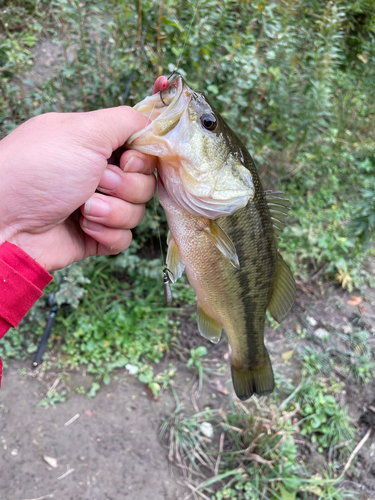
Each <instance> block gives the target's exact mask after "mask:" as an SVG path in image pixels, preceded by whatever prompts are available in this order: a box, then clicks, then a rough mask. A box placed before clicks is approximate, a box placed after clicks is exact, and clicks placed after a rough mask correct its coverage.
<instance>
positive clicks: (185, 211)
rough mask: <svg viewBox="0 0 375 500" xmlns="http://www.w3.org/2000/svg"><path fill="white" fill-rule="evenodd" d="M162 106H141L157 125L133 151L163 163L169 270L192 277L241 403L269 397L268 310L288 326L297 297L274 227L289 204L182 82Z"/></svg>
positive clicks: (209, 334) (201, 322) (206, 329)
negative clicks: (226, 352) (223, 336)
mask: <svg viewBox="0 0 375 500" xmlns="http://www.w3.org/2000/svg"><path fill="white" fill-rule="evenodd" d="M159 100H160V101H161V102H162V105H161V104H160V102H159V101H158V96H152V97H151V98H150V97H148V98H146V99H145V100H144V101H142V102H141V103H139V104H138V105H137V106H136V108H137V109H138V110H139V111H140V112H143V113H144V114H146V115H147V116H149V117H150V118H151V119H153V120H154V121H153V122H152V123H151V124H150V125H149V126H148V127H146V128H145V129H144V130H143V131H140V132H138V133H137V134H134V135H133V136H132V137H131V138H130V140H129V142H128V145H129V146H130V147H132V148H134V149H138V150H139V151H142V152H144V153H148V154H155V155H157V156H158V157H159V159H158V196H159V200H160V203H161V204H162V206H163V208H164V211H165V213H166V215H167V220H168V225H169V229H170V235H169V236H168V256H167V266H168V268H169V269H170V270H171V273H172V276H173V281H175V280H176V279H177V278H178V277H179V276H180V275H181V273H182V271H183V269H184V268H185V270H186V274H187V276H188V279H189V282H190V284H191V285H192V286H193V288H194V290H195V292H196V294H197V299H198V328H199V330H200V332H201V334H202V335H203V336H204V337H206V338H209V339H210V340H212V341H213V342H217V341H218V340H219V338H220V333H221V329H222V328H223V329H224V330H225V331H226V333H227V336H228V339H229V343H230V346H231V368H232V378H233V384H234V389H235V392H236V394H237V396H238V397H239V398H240V399H247V398H248V397H250V396H251V395H252V394H253V393H257V394H259V395H264V394H269V393H270V392H272V390H273V388H274V378H273V372H272V366H271V363H270V359H269V355H268V352H267V349H266V348H265V345H264V323H265V317H266V311H267V308H268V309H269V311H270V312H271V314H272V315H273V316H274V318H275V319H277V320H278V321H281V320H282V319H283V318H284V317H285V315H286V314H287V312H288V311H289V309H290V307H291V305H292V304H293V301H294V294H295V285H294V280H293V277H292V275H291V273H290V270H289V268H288V267H287V266H286V264H285V263H284V262H283V260H282V258H281V256H280V254H279V253H278V251H277V245H276V242H275V235H274V227H273V225H274V222H273V219H276V224H277V223H278V222H277V221H278V220H280V222H281V223H282V221H283V217H284V214H285V213H286V212H287V208H285V207H286V203H285V200H283V199H282V197H281V195H280V194H279V193H277V194H276V193H275V194H274V195H272V193H271V194H270V193H266V192H265V191H264V190H263V187H262V184H261V182H260V179H259V177H258V173H257V169H256V167H255V165H254V162H253V161H252V158H251V156H250V154H249V153H248V151H247V150H246V148H245V146H244V145H243V144H242V142H241V141H240V140H239V139H238V138H237V136H236V135H235V133H234V132H233V131H232V130H231V129H230V128H229V127H228V125H227V124H226V123H225V122H224V120H223V119H222V118H221V116H220V115H219V114H218V113H217V112H216V110H215V108H213V106H211V105H210V104H209V102H208V101H207V99H206V98H205V97H204V96H203V95H202V94H200V93H198V92H195V91H193V90H192V89H190V88H189V87H188V86H187V85H186V83H185V82H184V81H183V79H182V78H181V77H180V76H179V75H176V76H175V77H174V78H173V79H172V80H171V81H170V85H169V87H168V89H167V90H166V91H165V92H163V98H162V99H159ZM268 198H269V204H268V201H267V200H268ZM280 200H281V201H280ZM280 211H281V212H280ZM279 212H280V213H279ZM278 213H279V214H278ZM277 214H278V215H277ZM281 216H282V217H281Z"/></svg>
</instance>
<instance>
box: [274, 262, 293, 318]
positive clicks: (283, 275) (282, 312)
mask: <svg viewBox="0 0 375 500" xmlns="http://www.w3.org/2000/svg"><path fill="white" fill-rule="evenodd" d="M295 298H296V284H295V282H294V278H293V275H292V272H291V270H290V269H289V267H288V266H287V264H285V262H284V260H283V258H282V257H281V255H280V254H279V253H277V261H276V271H275V281H274V285H273V292H272V296H271V299H270V301H269V303H268V311H269V312H270V314H271V316H272V317H273V319H274V320H276V321H278V322H279V323H281V322H282V321H283V319H284V318H285V317H286V315H287V314H288V312H289V311H290V309H291V307H292V305H293V303H294V300H295Z"/></svg>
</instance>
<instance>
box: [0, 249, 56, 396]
mask: <svg viewBox="0 0 375 500" xmlns="http://www.w3.org/2000/svg"><path fill="white" fill-rule="evenodd" d="M51 280H52V276H51V275H50V274H49V273H48V272H47V271H45V270H44V269H43V268H42V266H40V265H39V264H38V263H37V262H36V261H35V260H34V259H33V258H32V257H30V255H28V254H27V253H25V252H24V251H23V250H21V249H20V248H19V247H17V246H16V245H13V244H12V243H8V242H7V241H6V242H5V243H3V244H2V245H0V339H1V338H2V337H3V336H4V334H5V333H6V332H7V331H8V330H9V328H11V327H16V326H17V325H18V324H19V322H20V321H21V319H22V318H23V317H24V316H25V314H26V313H27V312H28V311H29V309H31V306H33V305H34V303H35V302H36V301H37V300H38V299H39V297H41V296H42V295H43V292H42V290H43V288H44V287H45V286H46V285H48V283H49V282H50V281H51ZM2 366H3V365H2V361H1V358H0V386H1V373H2Z"/></svg>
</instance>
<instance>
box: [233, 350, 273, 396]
mask: <svg viewBox="0 0 375 500" xmlns="http://www.w3.org/2000/svg"><path fill="white" fill-rule="evenodd" d="M264 350H265V353H266V356H265V360H264V363H263V365H261V366H259V367H257V368H254V369H251V368H245V369H240V368H236V367H235V366H233V365H232V366H231V370H232V380H233V387H234V391H235V393H236V394H237V397H238V398H239V399H241V400H242V401H245V400H246V399H249V398H251V396H252V395H253V394H258V396H266V395H267V394H271V392H272V391H273V390H274V387H275V380H274V377H273V370H272V365H271V360H270V356H269V354H268V351H267V349H266V348H264Z"/></svg>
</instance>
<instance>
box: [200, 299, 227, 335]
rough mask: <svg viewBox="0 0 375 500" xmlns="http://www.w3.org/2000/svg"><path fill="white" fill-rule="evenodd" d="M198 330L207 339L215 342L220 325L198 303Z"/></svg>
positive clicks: (219, 333) (219, 331)
mask: <svg viewBox="0 0 375 500" xmlns="http://www.w3.org/2000/svg"><path fill="white" fill-rule="evenodd" d="M197 315H198V330H199V333H200V334H201V335H202V337H204V338H205V339H207V340H210V341H211V342H213V343H214V344H217V343H218V342H219V340H220V336H221V330H222V327H221V325H219V323H218V322H217V321H216V320H214V319H213V318H212V317H211V316H210V315H208V314H207V313H206V311H205V310H204V309H203V307H202V306H201V305H200V304H199V303H198V310H197Z"/></svg>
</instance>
